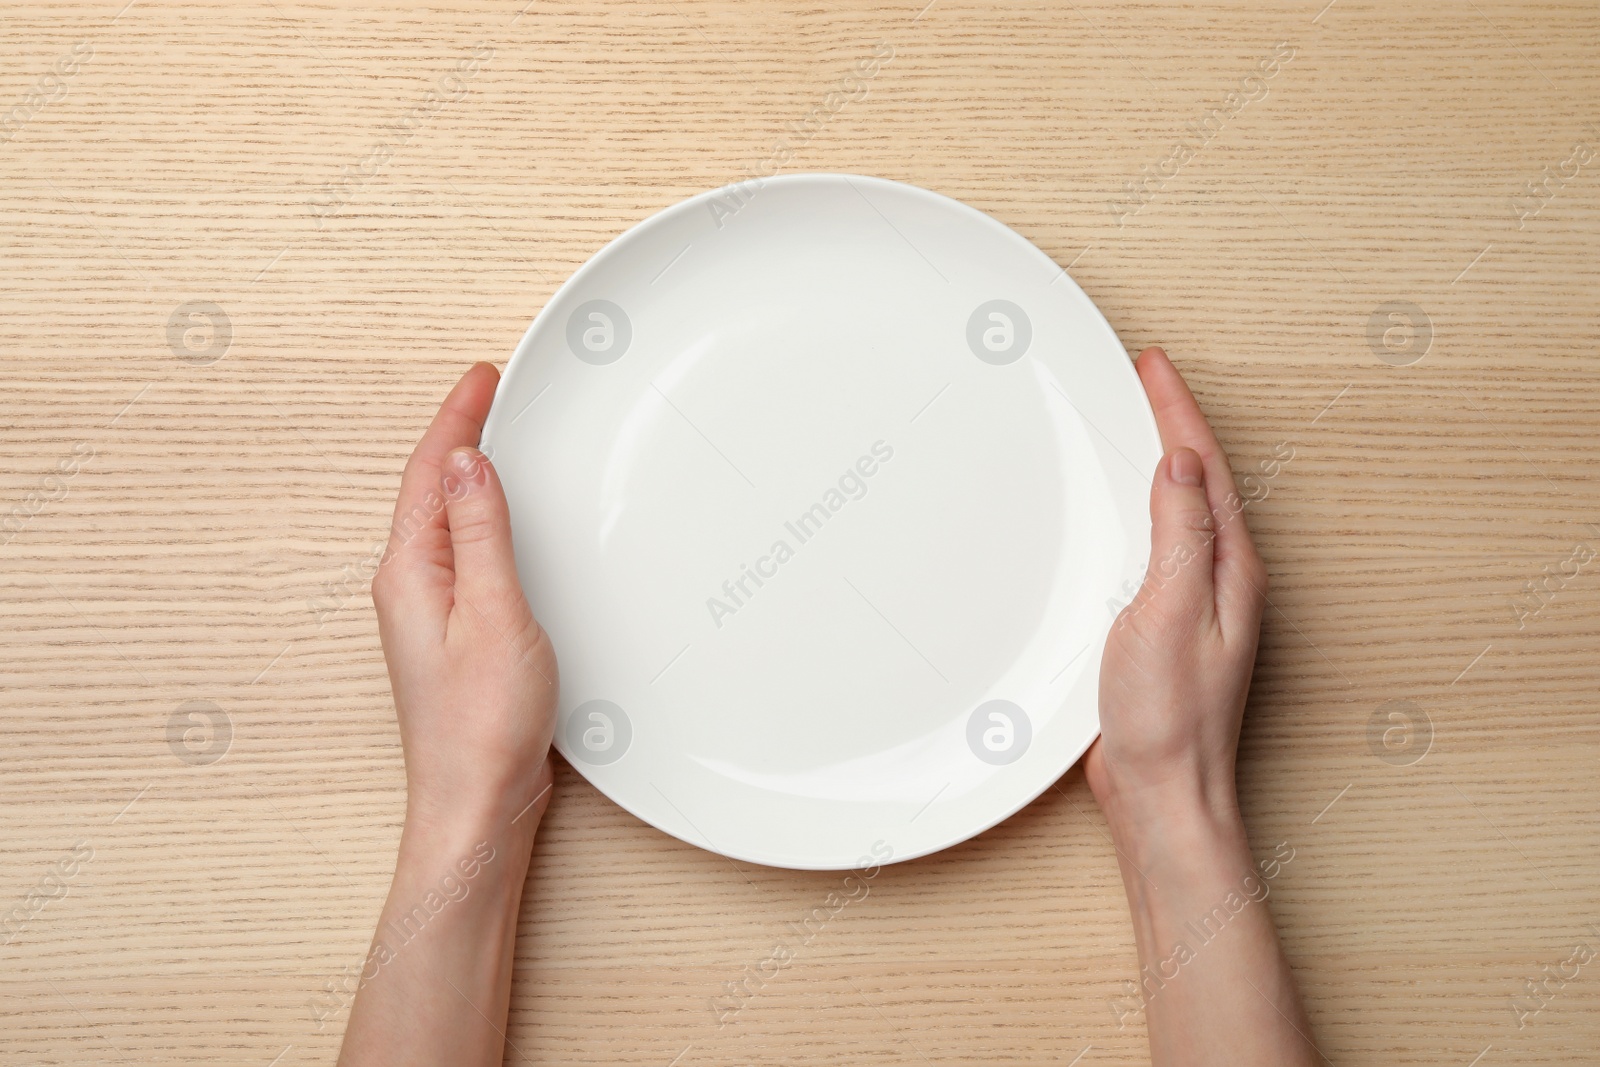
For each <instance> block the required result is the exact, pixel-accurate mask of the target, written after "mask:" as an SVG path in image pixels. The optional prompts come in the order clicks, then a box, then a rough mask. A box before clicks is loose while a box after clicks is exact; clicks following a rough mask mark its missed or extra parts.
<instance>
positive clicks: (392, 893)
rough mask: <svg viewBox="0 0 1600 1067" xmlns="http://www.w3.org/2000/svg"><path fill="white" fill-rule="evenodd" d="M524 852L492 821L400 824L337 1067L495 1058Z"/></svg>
mask: <svg viewBox="0 0 1600 1067" xmlns="http://www.w3.org/2000/svg"><path fill="white" fill-rule="evenodd" d="M530 821H531V820H530ZM497 823H498V825H497ZM531 848H532V835H531V833H530V832H528V831H526V830H522V829H518V828H515V827H513V828H511V829H510V830H509V831H508V829H507V828H506V826H505V824H504V822H501V821H498V820H487V819H463V820H461V821H460V822H459V823H457V824H455V825H451V826H448V827H440V826H420V825H413V824H412V823H410V822H408V824H407V826H406V829H405V832H404V833H403V835H402V837H401V841H400V853H399V858H398V859H397V861H396V865H395V875H394V881H393V883H392V884H391V886H390V889H389V897H388V900H387V901H386V902H385V904H384V907H383V913H382V916H381V917H380V918H379V920H378V929H377V932H376V933H375V934H374V936H373V940H372V947H371V950H370V951H369V953H368V955H367V958H366V961H365V965H364V967H363V970H362V981H361V988H360V991H359V992H358V993H357V995H356V1002H355V1006H354V1008H353V1009H352V1011H351V1015H350V1023H349V1026H348V1027H347V1029H346V1032H345V1040H344V1048H343V1051H342V1052H341V1054H340V1057H339V1063H340V1065H341V1067H364V1065H367V1064H372V1065H382V1067H391V1065H396V1064H430V1065H431V1064H440V1063H451V1064H464V1065H479V1064H483V1065H498V1064H500V1063H501V1062H502V1056H503V1052H504V1048H503V1046H504V1044H505V1037H504V1031H505V1025H506V1010H507V1005H508V1002H509V1000H510V995H511V971H512V950H513V948H514V945H515V941H516V931H517V909H518V906H519V904H520V902H521V898H522V885H523V881H524V879H525V878H526V876H527V871H528V859H529V854H530V852H531Z"/></svg>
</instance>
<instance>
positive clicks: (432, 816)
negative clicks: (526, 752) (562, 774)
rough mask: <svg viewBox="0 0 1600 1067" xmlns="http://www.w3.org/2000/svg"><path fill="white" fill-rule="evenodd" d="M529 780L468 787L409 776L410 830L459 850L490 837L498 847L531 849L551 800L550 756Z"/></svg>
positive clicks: (411, 837) (411, 836)
mask: <svg viewBox="0 0 1600 1067" xmlns="http://www.w3.org/2000/svg"><path fill="white" fill-rule="evenodd" d="M524 777H525V778H526V780H522V781H516V782H509V783H502V784H494V783H489V782H482V783H478V785H477V787H468V788H460V787H457V788H451V787H446V788H430V787H429V786H428V785H427V784H426V783H422V782H417V781H408V783H407V790H406V821H405V834H404V836H403V838H402V842H401V843H402V849H404V847H405V845H406V843H407V842H408V841H414V842H415V843H416V845H417V846H418V847H426V848H427V849H429V850H433V851H438V852H441V853H450V854H454V853H456V852H459V851H461V849H462V848H463V847H465V848H468V849H470V848H471V847H473V846H475V845H476V844H477V843H478V842H481V841H488V842H490V843H491V844H493V846H494V847H495V848H496V849H502V850H505V851H509V852H512V853H520V854H523V856H524V859H525V858H526V854H527V853H530V852H531V851H532V849H533V840H534V834H535V831H536V830H537V829H538V826H539V821H540V819H541V818H543V816H544V812H545V808H546V807H548V806H549V802H550V793H551V787H552V785H553V784H554V775H553V773H552V768H551V767H550V763H549V760H548V759H546V760H545V761H544V762H543V763H542V764H541V765H540V767H539V768H538V770H536V771H535V772H534V773H533V774H532V775H531V776H524Z"/></svg>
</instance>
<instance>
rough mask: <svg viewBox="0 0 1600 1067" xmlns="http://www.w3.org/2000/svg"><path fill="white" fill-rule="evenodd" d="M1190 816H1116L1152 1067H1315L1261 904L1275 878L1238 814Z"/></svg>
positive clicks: (1179, 812) (1174, 811)
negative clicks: (1254, 851) (1255, 852)
mask: <svg viewBox="0 0 1600 1067" xmlns="http://www.w3.org/2000/svg"><path fill="white" fill-rule="evenodd" d="M1197 808H1198V806H1194V805H1181V804H1173V805H1171V806H1170V807H1169V808H1168V809H1167V810H1162V811H1146V812H1142V813H1140V814H1139V815H1133V814H1129V813H1118V814H1116V815H1113V816H1112V823H1111V826H1112V835H1113V840H1114V841H1115V842H1116V844H1117V849H1118V857H1119V863H1120V864H1121V867H1122V879H1123V885H1124V887H1125V888H1126V890H1127V895H1128V907H1129V910H1130V911H1131V912H1132V916H1133V928H1134V937H1135V941H1136V943H1137V945H1138V950H1139V965H1140V969H1139V983H1138V984H1139V999H1140V1000H1142V1002H1143V1006H1144V1014H1145V1022H1146V1026H1147V1029H1148V1031H1149V1035H1150V1059H1151V1063H1152V1064H1153V1065H1154V1067H1199V1065H1206V1067H1210V1065H1223V1064H1226V1065H1227V1067H1256V1065H1260V1067H1301V1065H1306V1067H1310V1065H1312V1064H1316V1063H1318V1062H1319V1060H1320V1056H1318V1055H1317V1053H1316V1052H1315V1050H1314V1047H1313V1046H1312V1044H1311V1042H1310V1037H1309V1035H1310V1026H1309V1024H1308V1023H1307V1021H1306V1018H1305V1013H1304V1010H1303V1009H1302V1008H1301V1006H1300V998H1299V995H1298V993H1297V992H1296V990H1295V985H1294V976H1293V975H1292V973H1291V972H1290V970H1289V964H1288V961H1287V960H1286V959H1285V958H1284V955H1283V951H1282V949H1281V947H1280V946H1279V944H1278V935H1277V930H1276V929H1275V927H1274V926H1273V922H1272V914H1271V912H1270V911H1269V910H1268V907H1267V897H1268V895H1269V893H1270V889H1271V887H1270V879H1268V878H1267V877H1265V876H1264V873H1263V871H1262V870H1260V869H1258V867H1257V865H1256V863H1255V862H1254V860H1253V859H1252V858H1251V855H1250V847H1249V841H1248V839H1247V838H1246V836H1245V830H1244V824H1243V823H1242V821H1240V819H1239V818H1238V816H1237V814H1236V813H1234V812H1232V811H1231V810H1229V811H1224V812H1221V813H1214V812H1210V811H1201V810H1197ZM1271 869H1273V870H1276V868H1271Z"/></svg>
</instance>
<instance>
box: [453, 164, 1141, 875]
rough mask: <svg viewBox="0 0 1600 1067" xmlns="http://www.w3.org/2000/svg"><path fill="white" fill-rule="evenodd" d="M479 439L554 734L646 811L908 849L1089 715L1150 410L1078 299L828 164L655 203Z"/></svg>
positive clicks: (1039, 777) (559, 316)
mask: <svg viewBox="0 0 1600 1067" xmlns="http://www.w3.org/2000/svg"><path fill="white" fill-rule="evenodd" d="M483 442H484V450H485V451H486V452H487V453H489V454H490V456H491V457H492V458H493V460H494V463H495V466H496V468H497V469H498V470H499V472H500V477H501V478H502V479H504V482H505V488H506V494H507V496H508V498H509V500H510V504H511V514H512V524H513V528H514V531H515V539H516V554H517V565H518V569H519V571H520V574H521V579H522V583H523V586H524V588H525V589H526V590H527V594H528V599H529V601H530V602H531V603H532V605H533V609H534V611H535V613H536V614H537V615H538V617H539V619H540V620H541V622H543V624H544V625H545V627H546V629H547V630H548V631H549V633H550V636H551V639H552V640H553V642H554V644H555V649H556V654H557V656H558V658H559V660H560V663H561V703H560V719H559V723H558V726H557V732H556V747H557V748H558V749H560V751H561V753H562V754H563V755H564V756H566V758H567V759H568V760H569V761H570V762H571V763H572V765H573V766H575V767H576V768H578V769H579V770H580V771H581V772H582V773H583V774H584V775H585V776H586V777H587V778H588V779H589V780H590V781H591V782H593V783H594V785H595V786H596V787H598V788H599V789H600V790H601V791H602V792H604V793H605V794H606V795H607V796H609V797H611V798H612V799H613V800H615V801H616V802H617V803H618V804H620V805H622V807H624V808H626V809H627V810H628V811H630V812H632V813H633V814H635V815H637V816H638V817H639V818H641V819H644V820H645V821H647V822H649V823H651V824H653V825H654V826H657V827H659V828H660V829H662V830H664V831H666V832H667V833H669V834H672V835H673V836H675V837H678V838H681V839H682V840H684V841H687V842H690V843H692V844H695V845H699V846H701V847H703V848H707V849H710V850H712V851H715V852H720V853H722V854H724V855H727V856H731V857H734V858H736V859H741V860H749V861H752V862H755V863H762V864H769V865H773V866H778V867H792V868H805V869H844V868H849V867H855V866H863V865H868V864H876V863H881V862H884V861H893V860H904V859H911V858H913V857H916V856H921V855H925V854H927V853H930V852H933V851H936V850H938V849H942V848H946V847H948V846H950V845H953V844H955V843H957V842H960V841H963V840H965V839H967V838H969V837H971V836H973V835H974V834H977V833H979V832H980V831H982V830H984V829H986V828H988V827H990V826H993V825H994V824H995V823H997V822H999V821H1001V820H1002V819H1004V818H1006V816H1008V815H1010V814H1011V813H1013V812H1015V811H1016V810H1017V809H1019V808H1021V807H1022V806H1023V805H1025V804H1027V803H1028V802H1029V801H1030V800H1032V799H1033V798H1034V797H1036V796H1038V795H1039V793H1041V792H1042V791H1043V790H1045V789H1046V788H1048V787H1049V786H1050V784H1051V783H1052V782H1054V781H1055V780H1056V778H1057V777H1059V776H1060V775H1061V774H1062V772H1063V771H1065V770H1066V769H1067V768H1069V767H1070V766H1071V765H1072V764H1073V762H1074V761H1075V760H1077V758H1078V757H1079V756H1081V755H1082V754H1083V752H1084V750H1085V749H1086V748H1088V746H1089V744H1090V743H1091V742H1092V741H1093V740H1094V738H1095V736H1096V734H1097V732H1098V729H1099V715H1098V711H1097V703H1096V695H1097V689H1098V681H1099V669H1100V653H1101V648H1102V646H1103V644H1104V641H1105V637H1106V634H1107V632H1108V630H1109V628H1110V625H1111V622H1112V620H1113V617H1114V614H1115V612H1116V610H1118V609H1119V608H1120V606H1121V604H1122V603H1123V602H1125V601H1126V600H1127V598H1128V595H1129V592H1130V590H1132V589H1133V588H1136V586H1137V583H1138V581H1139V578H1140V576H1141V575H1142V573H1143V570H1144V566H1145V562H1146V560H1147V559H1148V557H1149V548H1150V545H1149V511H1148V494H1149V477H1150V473H1151V472H1153V471H1154V469H1155V466H1156V463H1157V460H1158V459H1159V457H1160V444H1159V439H1158V437H1157V434H1156V429H1155V423H1154V420H1153V418H1152V416H1151V412H1150V407H1149V404H1148V403H1147V401H1146V400H1145V396H1144V393H1143V391H1142V390H1141V388H1140V386H1139V382H1138V379H1137V377H1136V376H1135V374H1134V372H1133V368H1132V365H1131V363H1130V362H1129V360H1128V357H1127V354H1126V353H1125V352H1124V351H1123V348H1122V346H1121V344H1120V343H1119V342H1118V341H1117V338H1116V335H1115V334H1114V333H1113V332H1112V330H1111V328H1110V326H1108V325H1107V323H1106V321H1105V319H1104V318H1103V317H1102V316H1101V315H1100V313H1099V312H1098V311H1097V310H1096V308H1095V306H1094V305H1093V304H1092V303H1091V302H1090V301H1089V299H1088V297H1086V296H1085V295H1084V294H1083V291H1082V290H1081V289H1079V288H1078V286H1077V285H1076V284H1074V283H1073V281H1072V279H1071V278H1069V277H1068V276H1067V275H1066V273H1065V272H1064V271H1063V270H1062V269H1061V268H1060V267H1058V266H1057V265H1056V264H1055V263H1053V262H1052V261H1051V260H1050V259H1049V257H1047V256H1045V255H1044V254H1043V253H1042V252H1040V251H1039V250H1038V249H1037V248H1035V247H1034V246H1033V245H1031V244H1030V243H1029V242H1028V241H1027V240H1025V239H1024V238H1022V237H1021V236H1019V235H1018V234H1017V233H1015V232H1014V231H1012V230H1011V229H1009V228H1007V227H1006V226H1004V225H1002V224H1001V223H999V222H997V221H995V220H994V219H992V218H990V217H989V216H988V215H985V214H983V213H982V212H980V211H977V210H975V209H973V208H971V207H968V206H966V205H964V204H961V203H959V202H957V201H955V200H951V199H949V198H947V197H944V196H940V195H939V194H936V193H932V192H929V191H927V190H925V189H918V188H916V187H914V186H909V185H903V184H900V183H897V182H891V181H884V180H881V179H876V178H867V177H860V176H854V175H843V174H796V175H788V176H783V177H779V178H773V179H768V180H765V181H763V182H761V183H759V185H758V184H756V183H746V184H744V185H741V186H730V187H728V188H725V189H719V190H715V191H712V192H709V193H705V194H702V195H700V196H696V197H694V198H692V199H690V200H687V201H684V202H683V203H680V204H677V205H676V206H674V207H671V208H668V209H667V210H665V211H662V212H661V213H660V214H658V215H655V216H654V217H652V218H650V219H647V220H646V221H644V222H642V223H640V224H639V225H637V226H635V227H634V228H633V229H631V230H629V231H628V232H627V233H625V234H623V235H622V236H621V237H619V238H617V239H616V240H615V241H613V242H612V243H611V244H609V245H608V246H606V247H605V248H604V249H602V250H601V251H600V253H599V254H598V255H596V256H595V257H594V258H593V259H591V260H590V261H589V262H588V263H586V264H584V266H583V267H582V268H581V269H580V270H579V271H578V272H577V273H576V274H574V275H573V276H572V278H571V279H570V280H569V281H568V282H567V283H566V284H565V285H564V286H562V287H561V289H560V291H559V292H557V293H556V295H555V296H554V297H553V298H552V299H551V301H550V303H549V305H548V306H547V307H545V309H544V310H543V311H542V312H541V313H540V314H539V316H538V318H537V319H536V320H535V321H534V323H533V325H532V326H531V327H530V328H529V329H528V332H527V335H526V336H525V337H524V338H523V339H522V343H521V344H520V345H519V346H518V348H517V351H516V354H515V355H514V356H513V357H512V359H511V363H510V366H509V367H508V368H507V370H506V374H505V378H504V380H503V382H502V383H501V385H500V389H499V393H498V395H497V397H496V399H495V403H494V409H493V412H492V413H491V415H490V417H489V421H488V423H487V425H486V426H485V429H484V435H483Z"/></svg>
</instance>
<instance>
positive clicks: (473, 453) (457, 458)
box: [450, 448, 489, 485]
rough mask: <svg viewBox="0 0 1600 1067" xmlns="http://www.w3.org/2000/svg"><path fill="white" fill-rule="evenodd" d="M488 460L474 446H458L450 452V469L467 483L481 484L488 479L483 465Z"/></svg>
mask: <svg viewBox="0 0 1600 1067" xmlns="http://www.w3.org/2000/svg"><path fill="white" fill-rule="evenodd" d="M488 462H489V461H488V460H487V459H485V458H484V456H483V453H482V452H479V451H478V450H477V449H476V448H458V449H456V450H455V451H454V452H451V453H450V469H451V470H452V471H453V472H455V474H456V475H457V476H458V477H460V479H461V480H462V481H463V482H465V483H466V484H468V485H482V484H483V483H484V482H486V481H488V479H489V475H488V472H487V471H485V470H484V465H485V464H486V463H488Z"/></svg>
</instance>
